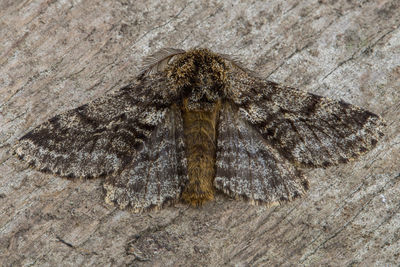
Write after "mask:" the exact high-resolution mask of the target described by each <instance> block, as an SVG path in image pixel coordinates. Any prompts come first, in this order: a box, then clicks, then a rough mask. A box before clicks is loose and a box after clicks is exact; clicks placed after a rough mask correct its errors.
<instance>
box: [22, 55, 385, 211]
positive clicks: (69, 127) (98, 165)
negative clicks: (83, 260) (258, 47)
mask: <svg viewBox="0 0 400 267" xmlns="http://www.w3.org/2000/svg"><path fill="white" fill-rule="evenodd" d="M144 66H145V67H144V69H143V71H142V72H141V73H140V75H139V76H138V77H137V78H136V80H134V81H133V82H131V83H130V84H129V85H127V86H125V87H123V88H121V89H119V90H117V91H115V92H113V93H110V94H108V95H106V96H104V97H101V98H98V99H97V100H94V101H92V102H90V103H87V104H85V105H83V106H80V107H78V108H75V109H73V110H70V111H67V112H65V113H63V114H60V115H57V116H55V117H53V118H52V119H50V120H48V121H47V122H45V123H43V124H41V125H39V126H38V127H37V128H34V129H33V130H32V131H31V132H29V133H27V134H26V135H25V136H23V137H22V138H21V139H20V140H19V142H18V144H17V147H16V150H15V151H16V154H17V155H18V156H19V157H20V158H22V159H24V160H26V161H27V162H28V163H29V164H31V165H34V166H36V167H37V168H38V169H39V170H41V171H48V172H51V173H55V174H59V175H61V176H66V177H84V178H92V177H105V180H104V189H105V192H106V197H105V200H106V202H107V203H114V204H116V205H117V206H119V207H120V208H121V209H124V208H129V209H131V210H133V211H136V212H139V211H142V210H147V209H150V208H159V207H162V206H163V205H165V204H167V203H174V202H177V201H180V200H182V201H184V202H186V203H190V204H192V205H194V206H198V205H202V204H203V203H205V202H207V201H209V200H212V199H213V198H214V195H215V193H216V191H221V192H223V193H225V194H227V195H228V196H230V197H234V198H244V199H248V200H250V201H251V202H253V203H256V204H262V203H265V204H267V205H273V204H277V203H282V202H285V201H290V200H293V199H295V198H296V197H299V196H302V195H303V194H304V193H305V191H306V190H307V189H308V181H307V179H306V177H305V176H304V175H303V173H302V169H303V168H318V167H322V168H325V167H328V166H332V165H336V164H339V163H345V162H348V161H350V160H352V159H355V158H357V157H358V156H360V155H362V154H364V153H366V152H367V151H369V150H371V149H372V148H373V147H374V146H375V145H376V143H377V141H378V139H379V138H380V137H381V136H382V135H383V133H382V129H383V127H384V125H385V123H384V121H383V120H382V119H381V117H379V116H378V115H375V114H373V113H371V112H369V111H367V110H364V109H362V108H359V107H356V106H354V105H351V104H348V103H345V102H343V101H337V100H331V99H329V98H325V97H321V96H318V95H314V94H310V93H306V92H303V91H300V90H296V89H293V88H290V87H286V86H282V85H279V84H277V83H275V82H271V81H266V80H264V79H262V78H259V77H258V76H257V75H255V74H253V73H252V72H251V71H249V70H247V69H246V68H244V67H242V65H241V64H240V63H238V62H237V61H236V60H234V59H232V58H231V57H229V56H227V55H222V54H217V53H214V52H212V51H210V50H208V49H202V48H201V49H192V50H189V51H184V50H180V49H163V50H161V51H159V52H157V53H156V54H154V55H152V56H150V57H148V58H147V59H146V60H145V64H144Z"/></svg>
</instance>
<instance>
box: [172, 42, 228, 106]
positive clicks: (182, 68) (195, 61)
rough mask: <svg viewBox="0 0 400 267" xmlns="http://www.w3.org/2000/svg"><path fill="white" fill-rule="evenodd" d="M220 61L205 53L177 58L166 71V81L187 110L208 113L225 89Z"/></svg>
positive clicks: (224, 71)
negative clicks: (180, 97)
mask: <svg viewBox="0 0 400 267" xmlns="http://www.w3.org/2000/svg"><path fill="white" fill-rule="evenodd" d="M228 71H229V67H228V65H227V63H226V61H225V59H224V58H222V57H221V56H219V55H217V54H215V53H212V52H211V51H209V50H208V49H194V50H190V51H188V52H185V53H183V54H180V55H179V56H178V57H177V58H176V59H175V60H174V61H173V62H172V63H171V64H170V66H169V67H168V68H167V69H166V72H167V76H168V79H169V80H170V82H171V84H173V85H174V86H175V87H176V90H177V91H178V92H181V93H182V98H185V99H187V101H188V102H187V108H188V109H189V110H199V109H201V110H210V109H212V104H213V103H215V102H217V101H218V100H219V99H220V98H221V97H223V96H224V92H225V90H226V88H227V87H228V86H229V84H228V79H227V74H228Z"/></svg>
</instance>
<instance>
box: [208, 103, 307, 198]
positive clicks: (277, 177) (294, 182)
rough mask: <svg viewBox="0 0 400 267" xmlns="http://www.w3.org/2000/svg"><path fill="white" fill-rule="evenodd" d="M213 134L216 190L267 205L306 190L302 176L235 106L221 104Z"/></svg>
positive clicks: (299, 194) (305, 181)
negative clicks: (215, 134) (215, 136)
mask: <svg viewBox="0 0 400 267" xmlns="http://www.w3.org/2000/svg"><path fill="white" fill-rule="evenodd" d="M217 132H218V137H217V155H216V176H215V180H214V186H215V187H216V188H218V189H220V190H222V191H223V192H225V193H226V194H228V195H229V196H232V197H243V198H247V199H250V200H251V201H254V202H256V203H267V204H276V203H281V202H284V201H289V200H292V199H294V198H296V197H298V196H301V195H303V194H304V192H305V190H306V189H307V188H308V182H307V180H306V179H305V178H304V177H303V175H302V173H301V172H300V171H299V170H298V169H296V167H295V166H294V165H292V164H290V163H289V162H288V160H287V159H286V158H284V157H283V156H281V155H280V153H279V152H278V151H277V150H276V149H275V148H273V147H272V146H271V145H270V144H269V143H268V142H266V141H265V140H264V138H263V136H261V134H260V132H259V131H258V130H257V129H256V128H254V127H253V126H252V125H251V124H250V123H249V122H247V121H246V120H244V119H243V118H242V117H241V115H240V114H239V112H238V108H237V107H236V105H235V104H233V103H229V102H225V103H223V105H222V107H221V110H220V117H219V123H218V131H217Z"/></svg>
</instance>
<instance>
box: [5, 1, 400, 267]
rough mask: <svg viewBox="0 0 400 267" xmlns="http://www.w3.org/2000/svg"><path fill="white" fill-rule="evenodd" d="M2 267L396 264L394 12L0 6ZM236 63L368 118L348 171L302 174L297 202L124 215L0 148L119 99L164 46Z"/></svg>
mask: <svg viewBox="0 0 400 267" xmlns="http://www.w3.org/2000/svg"><path fill="white" fill-rule="evenodd" d="M0 40H1V42H0V96H1V97H0V214H1V215H0V262H1V264H0V265H1V266H56V265H60V266H79V265H84V266H90V265H94V266H125V265H129V266H172V265H181V266H190V265H192V266H194V265H197V266H204V265H209V266H233V265H235V266H271V265H283V266H301V265H304V266H309V265H314V266H315V265H326V266H350V265H351V266H373V265H375V266H383V265H385V264H386V266H394V265H397V264H398V263H399V262H400V241H399V239H400V213H399V210H400V187H399V186H400V176H399V175H400V2H399V1H398V0H377V1H346V0H341V1H332V0H320V1H299V0H288V1H278V0H274V1H248V2H247V1H246V3H244V1H243V2H239V1H232V2H231V1H218V2H217V1H213V2H208V1H191V2H185V1H172V0H171V1H134V0H132V1H127V0H120V1H113V0H107V1H104V0H101V1H100V0H96V1H79V0H78V1H45V0H33V1H21V0H19V1H11V0H2V1H0ZM194 46H201V47H208V48H211V49H212V50H214V51H216V52H221V53H226V54H231V55H236V56H237V57H238V58H239V59H240V60H241V61H242V62H243V64H244V65H245V66H247V67H248V68H250V69H253V70H255V71H256V72H258V73H259V74H260V75H262V76H264V77H265V78H267V79H270V80H273V81H276V82H279V83H283V84H285V85H288V86H294V87H297V88H300V89H303V90H307V91H310V92H313V93H316V94H320V95H323V96H329V97H331V98H335V99H343V100H345V101H347V102H350V103H353V104H356V105H359V106H362V107H364V108H367V109H369V110H371V111H373V112H375V113H378V114H381V115H382V116H383V117H384V118H385V119H386V121H387V123H388V126H387V129H386V131H385V132H386V135H385V137H384V138H383V139H382V140H381V141H380V142H379V144H378V146H377V148H376V149H374V150H373V151H371V152H370V153H369V154H367V155H366V156H364V157H362V158H361V159H359V160H358V161H356V162H352V163H350V164H347V165H341V166H338V167H333V168H329V169H326V170H323V169H316V170H308V171H307V175H308V177H309V180H310V184H311V189H310V190H309V193H308V195H307V196H306V197H304V198H302V199H299V200H296V201H294V202H291V203H289V204H287V205H284V206H279V207H274V208H266V207H263V206H251V205H250V204H249V203H246V202H244V201H236V200H232V199H228V198H225V197H224V196H222V195H220V196H218V198H217V200H216V201H215V202H211V203H208V204H207V205H205V206H204V207H202V208H199V209H195V208H190V207H187V206H186V205H184V204H178V205H176V206H175V207H169V208H166V209H163V210H161V211H159V212H148V213H144V214H131V213H129V212H126V211H120V210H118V209H116V208H114V207H112V206H108V205H107V204H105V203H104V201H103V197H104V192H103V190H102V181H101V179H97V180H88V181H82V180H78V181H70V180H66V179H63V178H60V177H57V176H55V175H51V174H43V173H40V172H37V171H35V170H32V169H30V168H27V167H26V165H25V164H24V163H23V162H21V161H19V160H18V159H17V158H15V157H14V156H13V155H12V151H11V147H12V145H13V144H14V143H15V141H16V140H17V139H18V138H19V137H21V136H22V135H23V134H24V133H26V132H27V131H29V130H30V129H32V128H33V127H35V126H37V125H38V124H40V123H41V122H43V121H45V120H46V119H48V118H51V117H52V116H54V115H55V114H58V113H61V112H63V111H65V110H68V109H71V108H74V107H77V106H78V105H81V104H84V103H86V102H88V101H90V100H93V99H95V98H97V97H98V96H101V95H103V94H104V93H105V92H108V91H110V90H113V89H116V88H119V87H121V86H123V85H124V84H126V83H127V82H128V81H129V80H130V79H132V78H133V77H135V76H136V75H137V74H138V69H137V66H138V65H139V64H140V62H141V59H142V58H143V57H144V56H146V55H147V54H149V53H152V52H155V51H157V50H158V49H160V48H162V47H176V48H184V49H187V48H191V47H194Z"/></svg>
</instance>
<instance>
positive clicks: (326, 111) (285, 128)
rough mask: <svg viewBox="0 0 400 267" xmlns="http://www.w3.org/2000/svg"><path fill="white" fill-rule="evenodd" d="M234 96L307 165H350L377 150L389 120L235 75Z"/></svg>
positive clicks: (271, 137)
mask: <svg viewBox="0 0 400 267" xmlns="http://www.w3.org/2000/svg"><path fill="white" fill-rule="evenodd" d="M230 80H231V87H230V92H229V97H230V99H232V101H233V102H234V103H235V104H236V105H237V106H238V107H239V113H240V115H241V116H242V118H244V119H245V120H246V121H248V122H249V123H250V125H252V127H254V128H255V129H257V130H258V131H259V132H260V134H261V135H262V137H263V138H264V140H265V141H266V142H268V144H270V145H271V146H272V147H274V148H275V149H276V150H277V151H278V152H279V153H280V154H281V155H282V156H284V157H285V158H286V159H288V160H289V161H291V162H292V163H294V164H296V165H297V166H301V167H328V166H331V165H336V164H338V163H345V162H348V161H350V160H352V159H354V158H356V157H358V156H359V155H361V154H364V153H365V152H367V151H369V150H370V149H371V148H373V147H374V146H375V145H376V143H377V140H378V139H380V138H381V137H382V136H383V133H382V129H383V127H384V126H385V123H384V121H383V120H382V119H381V118H380V117H379V116H377V115H375V114H373V113H371V112H369V111H367V110H364V109H361V108H359V107H357V106H354V105H351V104H348V103H345V102H343V101H336V100H332V99H329V98H325V97H321V96H317V95H314V94H310V93H307V92H303V91H300V90H296V89H293V88H290V87H285V86H281V85H279V84H276V83H274V82H270V81H264V80H261V79H259V78H257V77H255V76H252V75H248V74H247V73H246V72H245V71H243V70H241V69H240V68H236V70H235V71H233V72H232V74H231V77H230Z"/></svg>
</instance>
